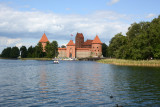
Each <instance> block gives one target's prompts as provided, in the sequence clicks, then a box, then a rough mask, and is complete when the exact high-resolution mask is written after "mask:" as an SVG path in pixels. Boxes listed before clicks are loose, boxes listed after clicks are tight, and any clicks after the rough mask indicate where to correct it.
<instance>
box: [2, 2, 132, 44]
mask: <svg viewBox="0 0 160 107" xmlns="http://www.w3.org/2000/svg"><path fill="white" fill-rule="evenodd" d="M126 17H127V16H126V15H124V14H118V13H116V12H113V11H95V12H94V13H90V14H88V15H78V14H68V15H66V14H55V13H51V12H50V13H44V12H41V11H37V10H36V11H17V10H14V9H12V8H10V7H8V6H5V5H3V4H0V37H5V38H6V39H7V40H8V41H9V42H8V43H11V44H12V45H14V46H15V45H16V44H17V43H16V42H13V41H17V42H18V40H19V41H21V40H22V41H21V42H20V43H18V44H17V46H20V45H21V43H22V44H23V45H25V44H27V42H29V41H27V40H28V38H29V39H34V40H36V41H35V42H38V40H39V39H40V38H41V36H42V35H43V32H44V31H45V32H46V35H47V37H48V39H49V40H50V41H51V40H57V41H58V42H59V43H60V44H66V43H62V41H68V40H69V39H70V35H71V34H73V35H74V36H75V35H76V33H77V32H81V33H83V34H84V36H85V39H93V38H94V37H95V36H96V34H98V35H99V37H100V39H102V42H108V41H109V40H110V39H111V38H112V37H113V36H114V35H115V34H116V33H119V32H123V34H125V33H126V31H127V28H128V27H129V24H127V23H125V22H124V20H127V19H126ZM10 39H11V40H10ZM20 39H21V40H20ZM23 40H26V41H25V42H24V41H23ZM6 43H7V42H6ZM32 43H33V42H32ZM0 44H1V43H0ZM29 44H30V45H31V43H29ZM1 45H2V44H1Z"/></svg>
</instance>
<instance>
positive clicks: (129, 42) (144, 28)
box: [102, 16, 160, 60]
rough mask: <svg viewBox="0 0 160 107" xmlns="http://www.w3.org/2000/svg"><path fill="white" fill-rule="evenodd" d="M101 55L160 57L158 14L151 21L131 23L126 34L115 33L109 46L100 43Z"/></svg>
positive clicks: (159, 23)
mask: <svg viewBox="0 0 160 107" xmlns="http://www.w3.org/2000/svg"><path fill="white" fill-rule="evenodd" d="M102 51H103V54H104V55H103V56H105V57H111V58H118V59H133V60H146V59H153V58H154V59H160V16H159V17H158V18H155V19H153V20H152V21H151V22H139V23H133V24H131V26H130V27H129V28H128V32H127V33H126V36H124V35H123V34H122V33H118V34H116V35H115V36H114V37H113V38H112V39H111V40H110V42H109V46H107V45H106V44H103V45H102Z"/></svg>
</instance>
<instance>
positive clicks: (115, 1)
mask: <svg viewBox="0 0 160 107" xmlns="http://www.w3.org/2000/svg"><path fill="white" fill-rule="evenodd" d="M119 1H120V0H111V1H110V2H108V3H107V5H113V4H115V3H117V2H119Z"/></svg>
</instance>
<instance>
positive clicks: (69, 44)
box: [67, 40, 75, 46]
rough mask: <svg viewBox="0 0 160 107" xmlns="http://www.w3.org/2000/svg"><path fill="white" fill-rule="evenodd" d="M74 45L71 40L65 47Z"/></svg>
mask: <svg viewBox="0 0 160 107" xmlns="http://www.w3.org/2000/svg"><path fill="white" fill-rule="evenodd" d="M74 45H75V44H74V43H73V40H70V41H69V42H68V44H67V46H74Z"/></svg>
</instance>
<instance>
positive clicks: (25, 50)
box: [20, 46, 28, 58]
mask: <svg viewBox="0 0 160 107" xmlns="http://www.w3.org/2000/svg"><path fill="white" fill-rule="evenodd" d="M20 52H21V58H26V57H27V54H28V52H27V48H26V47H25V46H22V47H21V48H20Z"/></svg>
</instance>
